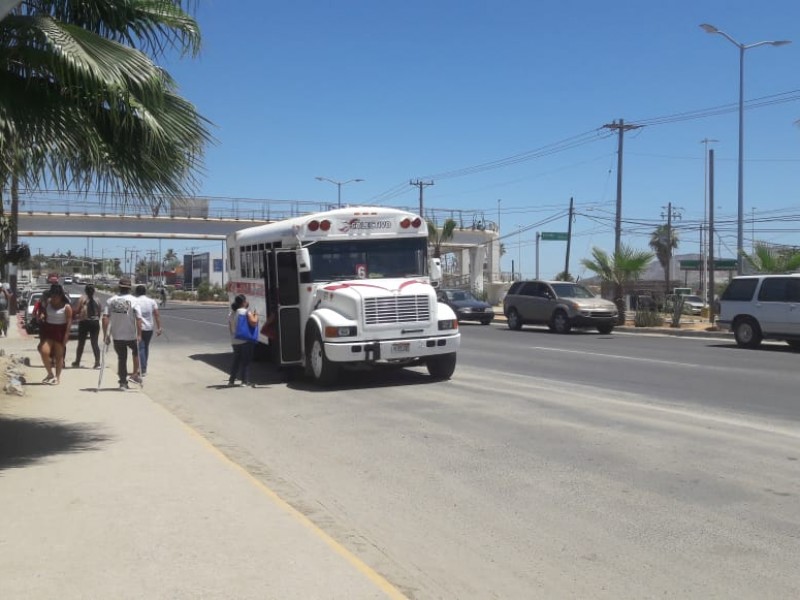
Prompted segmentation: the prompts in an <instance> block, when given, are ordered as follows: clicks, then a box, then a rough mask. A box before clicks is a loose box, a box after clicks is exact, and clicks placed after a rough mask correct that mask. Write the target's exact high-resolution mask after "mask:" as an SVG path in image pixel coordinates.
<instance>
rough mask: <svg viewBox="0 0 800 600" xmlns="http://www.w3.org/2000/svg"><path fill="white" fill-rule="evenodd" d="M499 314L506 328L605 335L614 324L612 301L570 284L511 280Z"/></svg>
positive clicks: (615, 320) (615, 309)
mask: <svg viewBox="0 0 800 600" xmlns="http://www.w3.org/2000/svg"><path fill="white" fill-rule="evenodd" d="M503 314H504V315H505V316H506V319H507V322H508V327H509V329H516V330H518V329H521V328H522V326H523V325H528V324H539V325H547V326H548V327H549V328H550V331H555V332H556V333H569V331H570V330H571V329H572V328H573V327H594V328H596V329H597V331H599V332H600V333H604V334H607V333H611V331H612V330H613V329H614V325H615V324H616V322H617V307H616V306H615V305H614V303H613V302H611V301H609V300H605V299H603V298H600V297H598V296H595V295H594V294H593V293H592V292H591V291H590V290H588V289H587V288H585V287H584V286H582V285H580V284H577V283H572V282H570V281H515V282H514V283H513V284H512V285H511V287H510V288H509V290H508V293H507V294H506V296H505V298H503Z"/></svg>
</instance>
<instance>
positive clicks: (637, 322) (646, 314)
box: [633, 310, 664, 327]
mask: <svg viewBox="0 0 800 600" xmlns="http://www.w3.org/2000/svg"><path fill="white" fill-rule="evenodd" d="M633 324H634V326H635V327H661V326H662V325H663V324H664V317H663V316H661V313H658V312H656V311H654V310H637V311H636V316H635V317H634V319H633Z"/></svg>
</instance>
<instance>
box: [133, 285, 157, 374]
mask: <svg viewBox="0 0 800 600" xmlns="http://www.w3.org/2000/svg"><path fill="white" fill-rule="evenodd" d="M136 301H137V302H138V303H139V308H140V309H141V311H142V339H141V340H139V369H140V370H141V375H142V377H144V376H145V375H147V359H148V358H149V356H150V340H151V339H152V338H153V331H154V330H155V332H156V335H161V315H160V314H159V312H158V302H156V301H155V300H153V299H152V298H150V297H149V296H148V295H147V288H145V287H144V286H143V285H137V286H136Z"/></svg>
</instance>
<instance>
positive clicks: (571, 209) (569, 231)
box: [536, 198, 575, 281]
mask: <svg viewBox="0 0 800 600" xmlns="http://www.w3.org/2000/svg"><path fill="white" fill-rule="evenodd" d="M574 200H575V199H574V198H570V199H569V220H568V221H567V258H566V260H565V261H564V280H565V281H566V278H567V276H568V275H569V247H570V244H571V243H572V219H573V218H574V214H575V208H574V207H575V202H574ZM537 243H538V236H537ZM537 254H538V252H537ZM537 271H538V268H537ZM536 278H537V279H538V278H539V275H538V273H537V275H536Z"/></svg>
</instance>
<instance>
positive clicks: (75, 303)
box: [69, 294, 81, 338]
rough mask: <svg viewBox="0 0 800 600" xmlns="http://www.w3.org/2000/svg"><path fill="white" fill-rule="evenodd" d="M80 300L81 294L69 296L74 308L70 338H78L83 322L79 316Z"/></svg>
mask: <svg viewBox="0 0 800 600" xmlns="http://www.w3.org/2000/svg"><path fill="white" fill-rule="evenodd" d="M80 299H81V294H69V304H70V306H72V324H71V325H70V327H69V337H70V338H77V337H78V323H80V320H81V317H80V315H79V314H78V302H79V301H80Z"/></svg>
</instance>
